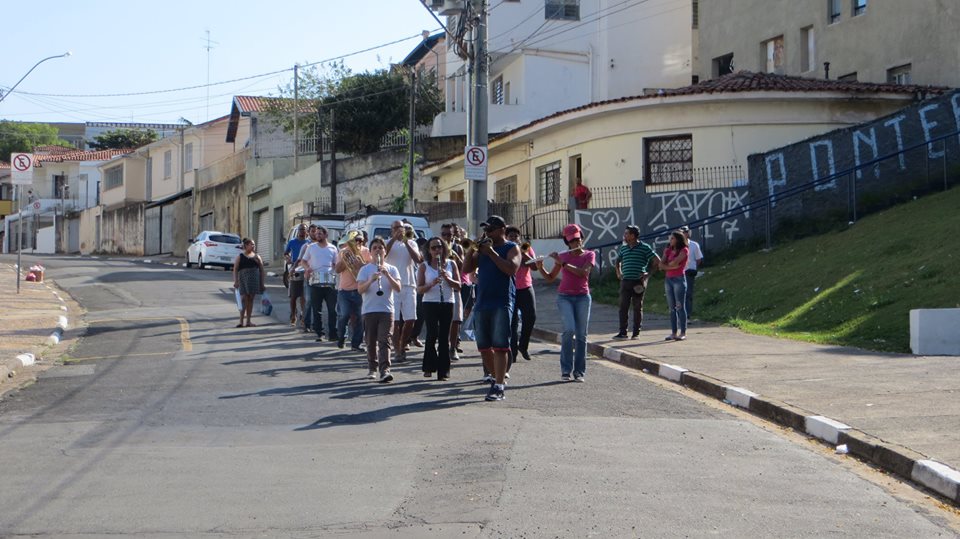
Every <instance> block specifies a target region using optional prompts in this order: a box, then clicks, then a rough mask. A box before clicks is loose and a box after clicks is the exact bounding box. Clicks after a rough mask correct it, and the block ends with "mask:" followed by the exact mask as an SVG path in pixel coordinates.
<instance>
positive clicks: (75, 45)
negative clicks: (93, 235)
mask: <svg viewBox="0 0 960 539" xmlns="http://www.w3.org/2000/svg"><path fill="white" fill-rule="evenodd" d="M3 12H4V25H3V26H4V30H3V33H2V36H3V38H2V45H0V46H2V48H3V49H2V53H0V87H3V89H4V90H6V88H9V87H10V86H12V85H13V84H14V83H16V81H17V80H18V79H19V78H20V77H21V76H23V74H24V73H26V72H27V70H29V69H30V67H31V66H32V65H33V64H34V63H35V62H37V61H38V60H40V59H42V58H45V57H47V56H53V55H57V54H62V53H63V52H65V51H71V52H72V56H70V57H68V58H59V59H54V60H49V61H47V62H44V63H43V64H42V65H40V66H39V67H37V69H36V70H34V71H33V73H31V74H30V75H29V76H28V77H27V78H26V79H25V80H24V81H23V82H22V83H21V84H20V86H19V87H18V88H17V92H19V91H21V90H22V91H24V92H33V93H39V94H70V95H77V94H92V95H98V96H102V95H104V94H121V93H136V92H147V91H154V90H166V89H173V88H183V87H190V86H198V85H205V84H206V83H207V50H206V31H207V30H209V31H210V39H211V40H212V41H215V42H216V43H215V44H213V45H212V46H213V49H212V50H211V51H210V56H209V57H210V78H209V80H210V82H213V83H216V82H219V81H226V80H231V79H237V78H242V77H248V76H251V75H258V74H262V73H268V72H272V71H278V70H282V69H292V67H293V65H294V64H295V63H300V64H304V63H307V62H317V61H321V60H326V59H329V58H333V57H336V56H340V55H343V54H348V53H351V52H355V51H359V50H362V49H367V48H370V47H375V46H378V45H381V44H384V43H388V42H391V41H396V40H399V39H403V38H407V37H411V36H414V35H417V37H414V38H411V39H409V40H407V41H404V42H402V43H399V44H396V45H392V46H387V47H383V48H379V49H377V50H375V51H372V52H369V53H363V54H359V55H356V56H351V57H349V58H346V59H345V62H346V64H347V65H348V66H349V67H350V68H351V69H353V70H354V71H365V70H371V69H376V68H378V67H387V66H388V65H389V64H390V63H391V62H398V61H400V60H402V59H403V57H404V56H406V55H407V53H408V52H410V50H412V49H413V47H415V46H416V44H417V43H418V42H419V40H420V37H419V33H420V32H421V31H423V30H430V31H431V32H433V31H436V30H438V28H439V25H438V24H437V22H436V21H435V20H434V19H433V17H431V16H430V14H429V13H428V12H427V10H426V9H425V8H424V7H423V5H422V4H421V3H420V1H419V0H365V1H362V2H361V1H335V0H313V1H306V0H278V1H274V2H262V1H261V2H254V1H251V0H235V1H232V2H226V1H223V0H193V1H185V0H166V1H164V2H155V3H146V2H120V1H117V0H92V1H90V2H75V1H72V2H66V1H62V0H52V1H48V2H42V3H39V4H37V3H29V2H16V3H12V4H10V5H6V6H4V10H3ZM292 77H293V73H292V70H291V71H289V72H285V73H282V74H280V75H273V76H269V77H262V78H257V79H250V80H245V81H240V82H234V83H229V84H222V85H216V86H212V87H210V88H209V109H208V104H207V89H205V88H198V89H193V90H187V91H178V92H169V93H158V94H151V95H138V96H127V97H72V96H69V97H68V96H40V95H27V94H24V95H20V94H18V93H16V92H15V93H14V94H11V95H10V96H8V97H7V98H6V99H4V100H3V101H2V102H0V118H2V119H8V120H18V121H41V122H54V121H59V122H82V121H115V122H130V121H133V122H151V123H152V122H163V123H176V122H177V120H178V119H179V118H180V117H183V118H186V119H187V120H190V121H191V122H193V123H199V122H203V121H206V120H209V119H212V118H216V117H219V116H223V115H225V114H228V113H229V112H230V101H231V98H232V96H233V95H269V94H273V95H276V93H277V86H278V85H281V84H284V83H286V82H288V81H290V80H291V79H292ZM208 110H209V113H208Z"/></svg>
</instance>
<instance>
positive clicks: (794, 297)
mask: <svg viewBox="0 0 960 539" xmlns="http://www.w3.org/2000/svg"><path fill="white" fill-rule="evenodd" d="M705 254H706V257H707V259H708V264H707V265H706V266H704V267H703V268H702V271H703V272H704V274H703V275H701V276H700V277H699V278H698V279H697V290H696V295H695V300H694V301H695V311H696V318H698V319H701V320H707V321H711V322H720V323H725V324H731V325H734V326H737V327H739V328H741V329H743V330H744V331H747V332H750V333H756V334H761V335H772V336H777V337H784V338H789V339H796V340H801V341H808V342H815V343H822V344H838V345H845V346H855V347H858V348H865V349H869V350H878V351H889V352H909V351H910V350H909V348H910V320H909V312H910V309H918V308H945V307H953V308H955V307H960V278H958V272H960V189H951V190H950V191H947V192H944V193H939V194H936V195H931V196H927V197H924V198H920V199H918V200H914V201H911V202H908V203H905V204H902V205H900V206H896V207H894V208H892V209H889V210H886V211H884V212H882V213H877V214H874V215H872V216H869V217H865V218H863V219H861V220H860V221H858V222H857V223H856V224H854V225H851V226H849V227H845V228H844V229H843V230H839V231H834V232H828V233H825V234H822V235H819V236H813V237H808V238H805V239H801V240H797V241H793V242H790V243H783V244H781V245H778V246H777V247H775V248H774V249H772V250H770V251H762V252H754V253H749V254H744V255H742V256H739V257H737V258H735V259H732V260H726V261H724V262H722V264H721V265H720V266H712V265H710V264H709V257H710V253H705ZM649 290H650V292H649V293H648V295H647V297H646V298H645V299H644V308H645V310H647V311H650V312H655V313H660V314H666V312H667V309H666V300H665V298H664V294H663V292H662V291H663V274H662V273H659V274H658V275H657V276H656V277H654V278H653V279H651V281H650V285H649ZM594 297H595V298H596V300H597V301H599V302H602V303H609V304H616V302H617V290H616V282H615V280H611V279H609V278H605V279H602V280H601V281H600V282H598V283H596V284H595V285H594Z"/></svg>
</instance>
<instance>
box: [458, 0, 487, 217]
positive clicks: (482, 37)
mask: <svg viewBox="0 0 960 539" xmlns="http://www.w3.org/2000/svg"><path fill="white" fill-rule="evenodd" d="M469 4H470V5H471V6H473V9H475V11H474V12H473V13H471V14H470V15H471V16H472V17H473V20H474V28H473V57H472V58H471V66H470V67H471V70H472V73H473V86H472V87H471V88H470V91H471V96H470V106H471V109H470V114H471V120H472V122H471V123H470V126H469V127H468V129H467V145H468V146H483V147H486V146H487V139H488V131H487V114H488V113H487V103H488V101H487V68H488V65H487V2H486V0H480V1H479V2H470V3H469ZM486 160H487V161H489V157H486ZM464 165H466V162H464ZM468 183H469V185H470V208H469V210H468V213H467V216H468V221H469V225H468V226H469V229H470V230H472V231H474V232H475V233H476V234H477V235H478V236H479V234H480V232H481V230H480V223H481V222H482V221H483V219H484V218H485V217H486V214H487V178H486V177H484V178H483V180H482V181H473V180H470V181H468Z"/></svg>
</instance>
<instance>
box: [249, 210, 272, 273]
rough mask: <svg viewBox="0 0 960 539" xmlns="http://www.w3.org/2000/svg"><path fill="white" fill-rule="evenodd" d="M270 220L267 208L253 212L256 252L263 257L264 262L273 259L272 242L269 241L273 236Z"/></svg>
mask: <svg viewBox="0 0 960 539" xmlns="http://www.w3.org/2000/svg"><path fill="white" fill-rule="evenodd" d="M271 221H272V220H271V219H270V212H269V211H267V210H261V211H258V212H257V213H254V214H253V224H254V226H255V227H256V229H257V253H258V254H259V255H260V258H262V259H263V263H264V264H269V263H270V262H272V261H273V256H272V252H273V247H272V244H273V242H271V241H270V239H271V238H272V237H273V226H272V223H271Z"/></svg>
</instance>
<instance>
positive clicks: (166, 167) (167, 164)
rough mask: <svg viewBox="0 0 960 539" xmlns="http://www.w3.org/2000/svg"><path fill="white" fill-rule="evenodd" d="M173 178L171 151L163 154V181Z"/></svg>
mask: <svg viewBox="0 0 960 539" xmlns="http://www.w3.org/2000/svg"><path fill="white" fill-rule="evenodd" d="M171 176H173V151H172V150H167V151H165V152H163V179H164V180H166V179H167V178H169V177H171Z"/></svg>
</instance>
